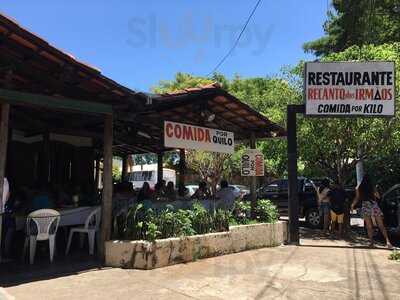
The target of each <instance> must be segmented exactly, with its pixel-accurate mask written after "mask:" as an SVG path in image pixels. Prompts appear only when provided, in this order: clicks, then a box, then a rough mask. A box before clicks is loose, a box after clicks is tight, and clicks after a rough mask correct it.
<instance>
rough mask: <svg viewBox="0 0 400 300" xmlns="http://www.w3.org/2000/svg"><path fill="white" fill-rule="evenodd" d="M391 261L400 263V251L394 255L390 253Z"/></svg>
mask: <svg viewBox="0 0 400 300" xmlns="http://www.w3.org/2000/svg"><path fill="white" fill-rule="evenodd" d="M389 259H390V260H396V261H398V262H400V251H398V250H394V251H393V252H392V253H390V255H389Z"/></svg>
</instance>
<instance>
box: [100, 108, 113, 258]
mask: <svg viewBox="0 0 400 300" xmlns="http://www.w3.org/2000/svg"><path fill="white" fill-rule="evenodd" d="M112 144H113V117H112V115H106V116H105V120H104V145H103V147H104V160H103V201H102V206H101V242H100V247H99V254H100V258H101V259H103V260H104V258H105V242H106V241H107V240H109V239H110V235H111V222H112V196H113V195H112V194H113V182H112V158H113V153H112Z"/></svg>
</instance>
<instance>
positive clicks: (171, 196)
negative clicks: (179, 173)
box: [165, 181, 176, 201]
mask: <svg viewBox="0 0 400 300" xmlns="http://www.w3.org/2000/svg"><path fill="white" fill-rule="evenodd" d="M165 197H167V198H168V200H172V201H175V200H176V192H175V187H174V183H173V182H172V181H170V182H168V184H167V188H166V190H165Z"/></svg>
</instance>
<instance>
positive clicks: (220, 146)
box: [164, 121, 235, 153]
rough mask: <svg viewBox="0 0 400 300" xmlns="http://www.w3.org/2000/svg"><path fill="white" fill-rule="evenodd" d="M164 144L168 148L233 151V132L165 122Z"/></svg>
mask: <svg viewBox="0 0 400 300" xmlns="http://www.w3.org/2000/svg"><path fill="white" fill-rule="evenodd" d="M164 144H165V147H168V148H183V149H194V150H205V151H212V152H222V153H233V152H234V147H235V145H234V136H233V132H229V131H224V130H218V129H213V128H207V127H199V126H193V125H189V124H182V123H175V122H170V121H165V122H164Z"/></svg>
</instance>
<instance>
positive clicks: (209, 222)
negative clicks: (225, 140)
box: [123, 200, 278, 241]
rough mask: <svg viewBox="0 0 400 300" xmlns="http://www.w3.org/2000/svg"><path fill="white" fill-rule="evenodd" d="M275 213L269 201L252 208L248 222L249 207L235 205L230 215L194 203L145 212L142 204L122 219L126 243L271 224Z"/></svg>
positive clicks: (260, 201) (276, 215)
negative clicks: (249, 225)
mask: <svg viewBox="0 0 400 300" xmlns="http://www.w3.org/2000/svg"><path fill="white" fill-rule="evenodd" d="M277 219H278V211H277V209H276V207H275V206H274V205H273V204H272V203H271V201H269V200H259V201H258V203H257V207H256V220H251V218H250V203H248V202H244V201H237V202H236V203H235V209H234V213H233V214H232V213H231V212H230V211H225V210H222V209H218V210H217V211H214V212H209V211H207V210H206V209H205V208H204V207H203V205H201V203H198V202H196V203H194V204H193V207H192V209H190V210H184V209H179V210H177V211H174V208H173V207H172V206H167V207H166V209H164V210H162V211H153V210H152V209H147V210H146V209H145V208H144V206H143V204H137V205H135V206H133V207H132V208H131V209H130V210H129V212H128V214H127V217H126V221H125V223H124V224H125V227H124V230H123V232H124V236H123V237H124V238H125V239H130V240H149V241H154V240H156V239H163V238H170V237H181V236H190V235H195V234H204V233H210V232H221V231H229V224H235V225H236V224H251V223H256V222H269V223H274V222H276V220H277Z"/></svg>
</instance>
